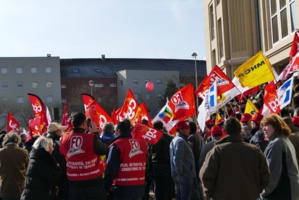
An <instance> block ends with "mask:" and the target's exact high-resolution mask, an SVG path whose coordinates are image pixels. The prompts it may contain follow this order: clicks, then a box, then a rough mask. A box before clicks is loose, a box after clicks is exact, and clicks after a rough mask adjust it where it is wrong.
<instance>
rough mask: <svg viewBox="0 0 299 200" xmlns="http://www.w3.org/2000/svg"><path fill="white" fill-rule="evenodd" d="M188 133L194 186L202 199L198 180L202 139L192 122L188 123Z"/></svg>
mask: <svg viewBox="0 0 299 200" xmlns="http://www.w3.org/2000/svg"><path fill="white" fill-rule="evenodd" d="M189 128H190V133H189V137H188V144H189V146H190V147H191V149H192V153H193V156H194V164H195V174H196V184H197V187H198V191H199V194H200V198H201V199H203V191H202V187H201V181H200V179H199V157H200V153H201V150H202V147H203V145H204V139H203V138H202V137H201V136H200V135H199V134H198V133H197V125H196V123H194V122H189Z"/></svg>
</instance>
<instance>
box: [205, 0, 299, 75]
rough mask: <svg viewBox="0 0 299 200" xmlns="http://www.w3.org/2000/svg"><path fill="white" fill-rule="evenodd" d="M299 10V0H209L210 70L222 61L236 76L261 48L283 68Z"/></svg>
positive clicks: (207, 29)
mask: <svg viewBox="0 0 299 200" xmlns="http://www.w3.org/2000/svg"><path fill="white" fill-rule="evenodd" d="M298 12H299V2H298V1H295V0H253V1H249V0H205V1H204V19H205V20H204V21H205V23H204V27H205V38H206V55H207V56H206V57H207V60H206V64H207V72H208V73H209V72H210V71H211V69H212V68H213V67H214V66H215V65H218V66H219V67H220V68H222V69H223V70H224V72H225V73H226V74H227V75H228V76H229V77H230V78H232V77H233V72H234V71H235V70H236V69H237V68H238V67H239V66H240V65H241V64H243V63H244V62H245V61H247V60H248V59H250V58H251V57H253V56H254V55H255V54H256V53H258V52H259V51H263V53H264V55H265V56H266V57H267V58H269V60H270V63H271V64H272V66H273V67H274V68H275V69H276V71H277V72H281V71H282V70H283V69H284V67H285V66H286V65H287V64H288V62H289V52H290V46H291V43H292V40H293V37H294V33H295V32H296V30H297V28H299V25H298V20H297V18H296V13H297V15H298Z"/></svg>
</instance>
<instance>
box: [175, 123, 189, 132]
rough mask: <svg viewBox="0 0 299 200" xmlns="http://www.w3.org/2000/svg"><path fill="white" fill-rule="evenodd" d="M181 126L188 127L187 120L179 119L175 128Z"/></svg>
mask: <svg viewBox="0 0 299 200" xmlns="http://www.w3.org/2000/svg"><path fill="white" fill-rule="evenodd" d="M182 128H189V123H188V122H187V121H180V122H179V123H177V124H176V130H179V129H182Z"/></svg>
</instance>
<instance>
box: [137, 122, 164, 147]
mask: <svg viewBox="0 0 299 200" xmlns="http://www.w3.org/2000/svg"><path fill="white" fill-rule="evenodd" d="M162 135H163V132H162V131H159V130H157V129H154V128H151V127H149V126H147V125H145V124H141V123H137V124H136V125H135V126H134V128H133V130H132V136H133V138H135V139H137V140H141V141H143V142H147V143H151V144H156V143H157V142H158V141H159V140H160V138H161V137H162Z"/></svg>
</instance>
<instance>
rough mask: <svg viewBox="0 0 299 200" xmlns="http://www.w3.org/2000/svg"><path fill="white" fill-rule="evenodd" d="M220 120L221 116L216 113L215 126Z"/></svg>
mask: <svg viewBox="0 0 299 200" xmlns="http://www.w3.org/2000/svg"><path fill="white" fill-rule="evenodd" d="M221 119H222V117H221V115H220V114H219V112H217V113H216V118H215V124H218V122H219V121H220V120H221Z"/></svg>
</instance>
